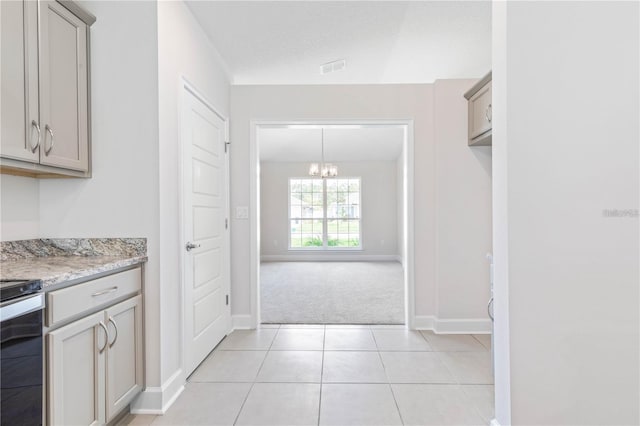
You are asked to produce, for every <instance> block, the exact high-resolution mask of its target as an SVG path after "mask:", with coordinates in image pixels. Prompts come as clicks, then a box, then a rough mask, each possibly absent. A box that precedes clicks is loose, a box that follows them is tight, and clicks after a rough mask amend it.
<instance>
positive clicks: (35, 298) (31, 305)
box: [0, 293, 44, 321]
mask: <svg viewBox="0 0 640 426" xmlns="http://www.w3.org/2000/svg"><path fill="white" fill-rule="evenodd" d="M41 309H44V294H42V293H38V294H35V295H29V296H24V297H20V298H18V299H14V300H8V301H6V302H3V303H2V304H0V321H7V320H10V319H12V318H16V317H19V316H21V315H25V314H28V313H31V312H34V311H39V310H41Z"/></svg>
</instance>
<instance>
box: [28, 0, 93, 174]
mask: <svg viewBox="0 0 640 426" xmlns="http://www.w3.org/2000/svg"><path fill="white" fill-rule="evenodd" d="M87 76H88V73H87V26H86V24H85V23H84V22H82V21H81V20H80V19H79V18H77V17H76V16H75V15H73V14H72V13H71V12H69V11H68V10H67V9H65V8H64V7H63V6H62V5H61V4H59V3H57V2H55V1H41V2H40V74H39V77H40V124H41V130H42V145H41V149H40V163H41V164H45V165H48V166H57V167H63V168H67V169H73V170H80V171H87V170H88V169H89V142H88V140H89V136H88V113H87V102H88V101H87V98H88V87H87Z"/></svg>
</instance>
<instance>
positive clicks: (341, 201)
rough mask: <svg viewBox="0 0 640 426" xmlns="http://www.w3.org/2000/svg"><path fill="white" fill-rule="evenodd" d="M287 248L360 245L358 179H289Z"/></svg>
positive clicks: (354, 246)
mask: <svg viewBox="0 0 640 426" xmlns="http://www.w3.org/2000/svg"><path fill="white" fill-rule="evenodd" d="M289 198H290V202H289V205H290V210H289V222H290V234H289V235H290V239H289V246H290V247H291V248H314V247H318V248H332V247H342V248H345V247H352V248H358V247H360V178H331V179H329V178H328V179H290V180H289Z"/></svg>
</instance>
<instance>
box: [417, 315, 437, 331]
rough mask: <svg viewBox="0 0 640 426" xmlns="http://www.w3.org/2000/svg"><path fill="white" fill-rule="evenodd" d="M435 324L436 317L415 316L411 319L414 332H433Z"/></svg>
mask: <svg viewBox="0 0 640 426" xmlns="http://www.w3.org/2000/svg"><path fill="white" fill-rule="evenodd" d="M435 324H436V317H434V316H432V315H416V316H415V317H414V318H413V327H412V328H413V329H414V330H433V329H434V328H435Z"/></svg>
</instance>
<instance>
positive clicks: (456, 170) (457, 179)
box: [434, 80, 491, 331]
mask: <svg viewBox="0 0 640 426" xmlns="http://www.w3.org/2000/svg"><path fill="white" fill-rule="evenodd" d="M474 83H475V80H438V81H436V83H435V85H434V105H435V107H434V113H435V128H434V130H435V144H436V161H435V167H436V201H435V207H436V251H437V261H436V281H437V283H438V310H437V318H438V319H439V320H448V321H454V323H453V324H447V326H449V327H455V321H462V320H464V321H465V323H467V324H469V325H468V326H465V327H470V326H471V325H470V324H473V321H474V320H476V319H482V322H481V323H480V324H479V327H483V326H485V325H486V318H487V314H486V312H487V310H486V304H487V302H488V301H489V298H490V295H489V294H490V291H489V269H488V263H487V260H486V257H485V255H486V253H488V252H491V147H488V146H487V147H469V146H468V145H467V140H468V133H467V113H466V110H467V100H466V99H465V98H464V96H463V94H464V93H465V92H466V91H467V90H469V88H470V87H471V86H473V84H474ZM469 321H471V323H469ZM447 326H445V324H442V325H441V326H440V327H439V329H441V330H442V331H447Z"/></svg>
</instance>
